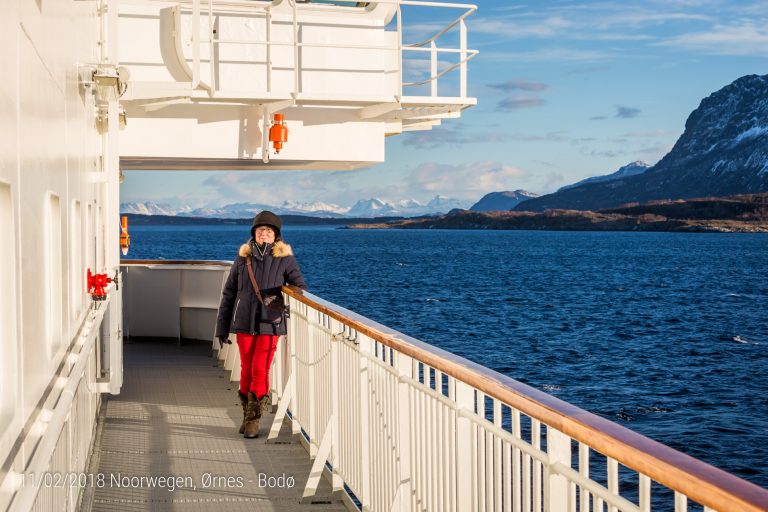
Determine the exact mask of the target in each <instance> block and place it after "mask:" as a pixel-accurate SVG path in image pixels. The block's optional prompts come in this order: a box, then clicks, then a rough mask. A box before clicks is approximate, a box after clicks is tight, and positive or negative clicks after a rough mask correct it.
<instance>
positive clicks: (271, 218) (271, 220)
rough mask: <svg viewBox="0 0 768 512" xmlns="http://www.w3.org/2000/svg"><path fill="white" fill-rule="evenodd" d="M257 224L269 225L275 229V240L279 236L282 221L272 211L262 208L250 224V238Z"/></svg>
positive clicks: (252, 236)
mask: <svg viewBox="0 0 768 512" xmlns="http://www.w3.org/2000/svg"><path fill="white" fill-rule="evenodd" d="M258 226H269V227H271V228H272V229H274V230H275V240H277V239H279V238H280V228H282V227H283V221H282V220H281V219H280V217H278V216H277V215H275V214H274V213H272V212H270V211H268V210H264V211H262V212H260V213H259V214H258V215H256V216H255V217H254V218H253V224H252V225H251V238H254V239H255V238H256V237H255V236H254V230H255V229H256V228H257V227H258Z"/></svg>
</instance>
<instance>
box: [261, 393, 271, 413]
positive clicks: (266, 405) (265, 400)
mask: <svg viewBox="0 0 768 512" xmlns="http://www.w3.org/2000/svg"><path fill="white" fill-rule="evenodd" d="M271 406H272V400H270V398H269V395H264V396H262V397H261V398H259V413H260V414H259V417H261V415H262V414H264V413H265V412H271V411H270V407H271Z"/></svg>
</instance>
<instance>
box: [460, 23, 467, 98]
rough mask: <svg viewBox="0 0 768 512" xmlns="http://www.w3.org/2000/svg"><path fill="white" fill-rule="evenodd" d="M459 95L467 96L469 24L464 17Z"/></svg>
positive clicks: (461, 31) (461, 30) (461, 24)
mask: <svg viewBox="0 0 768 512" xmlns="http://www.w3.org/2000/svg"><path fill="white" fill-rule="evenodd" d="M459 44H460V49H461V52H459V59H460V62H461V64H460V65H459V97H461V98H466V97H467V24H466V22H465V21H464V19H463V18H462V20H461V21H460V22H459Z"/></svg>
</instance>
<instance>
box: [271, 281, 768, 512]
mask: <svg viewBox="0 0 768 512" xmlns="http://www.w3.org/2000/svg"><path fill="white" fill-rule="evenodd" d="M285 292H286V296H287V297H288V303H289V305H290V309H291V316H290V320H289V331H288V343H287V347H286V346H285V345H283V346H282V347H281V350H280V351H279V352H278V354H277V359H276V364H275V373H273V380H272V385H273V387H274V388H275V391H276V393H277V395H278V396H279V397H280V401H279V406H278V411H277V415H276V419H275V423H274V425H273V428H272V430H271V433H270V438H271V439H273V438H274V437H276V435H277V432H278V430H279V426H280V424H281V423H282V420H283V418H284V416H285V415H286V412H290V416H291V421H292V425H293V432H295V433H296V432H303V433H304V435H305V436H306V437H307V442H308V443H309V446H310V454H311V455H312V456H313V457H315V462H314V465H313V470H312V474H311V476H310V479H309V482H308V484H307V488H306V489H305V496H306V497H308V496H311V495H312V493H313V487H314V486H316V484H317V480H318V479H319V477H320V474H321V473H322V470H323V466H324V464H325V463H326V461H327V462H328V463H330V465H331V466H332V468H333V469H332V478H333V487H334V489H335V490H337V491H341V489H342V486H343V484H346V485H347V486H348V487H349V489H351V491H352V493H354V494H355V496H356V497H357V499H358V500H359V501H360V503H362V506H363V509H364V510H374V511H395V510H396V511H416V510H419V511H422V510H423V511H442V510H447V511H453V510H455V511H462V512H464V511H480V510H483V511H498V512H502V511H515V512H543V511H574V512H575V511H577V510H578V511H580V512H585V511H588V510H594V511H601V512H602V511H609V512H614V511H631V512H635V511H637V512H645V511H649V510H651V505H652V503H653V505H654V509H656V508H657V507H660V508H661V509H663V510H672V509H674V510H675V511H676V512H684V511H687V510H689V508H688V501H689V500H690V501H691V502H692V503H698V504H700V505H698V506H697V507H698V510H701V508H702V507H703V509H704V510H722V511H728V512H730V511H737V510H748V511H757V510H767V509H768V491H766V490H764V489H761V488H759V487H757V486H754V485H752V484H750V483H747V482H745V481H743V480H740V479H738V478H736V477H734V476H732V475H730V474H728V473H725V472H723V471H720V470H717V469H716V468H713V467H712V466H708V465H707V464H705V463H703V462H700V461H697V460H695V459H693V458H691V457H688V456H686V455H684V454H682V453H680V452H677V451H675V450H672V449H671V448H668V447H666V446H663V445H661V444H660V443H656V442H654V441H651V440H650V439H648V438H645V437H643V436H641V435H639V434H636V433H634V432H631V431H629V430H628V429H625V428H624V427H621V426H619V425H617V424H614V423H612V422H610V421H608V420H605V419H603V418H600V417H597V416H595V415H592V414H590V413H587V412H586V411H583V410H581V409H578V408H576V407H574V406H571V405H570V404H567V403H565V402H562V401H560V400H558V399H556V398H554V397H552V396H549V395H546V394H545V393H543V392H540V391H538V390H535V389H533V388H529V387H528V386H525V385H523V384H521V383H519V382H517V381H514V380H512V379H510V378H508V377H505V376H503V375H500V374H498V373H496V372H493V371H491V370H488V369H486V368H483V367H481V366H479V365H476V364H474V363H471V362H469V361H467V360H465V359H463V358H460V357H458V356H455V355H453V354H450V353H448V352H445V351H442V350H440V349H437V348H435V347H431V346H429V345H427V344H424V343H422V342H419V341H418V340H414V339H412V338H409V337H407V336H405V335H403V334H401V333H398V332H396V331H393V330H391V329H388V328H386V327H384V326H382V325H379V324H376V323H374V322H372V321H370V320H368V319H366V318H364V317H361V316H359V315H356V314H354V313H352V312H349V311H347V310H344V309H343V308H340V307H338V306H335V305H333V304H331V303H328V302H326V301H323V300H322V299H319V298H317V297H314V296H312V295H310V294H306V293H305V294H302V293H300V292H299V291H297V290H289V289H285ZM286 369H290V373H289V374H286ZM652 487H653V488H654V493H653V494H652V492H651V489H652Z"/></svg>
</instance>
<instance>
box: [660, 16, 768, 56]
mask: <svg viewBox="0 0 768 512" xmlns="http://www.w3.org/2000/svg"><path fill="white" fill-rule="evenodd" d="M658 45H659V46H669V47H677V48H681V49H685V50H692V51H698V52H703V53H709V54H714V55H768V20H762V21H760V22H759V23H755V22H753V21H739V22H735V23H733V24H730V25H715V26H714V27H712V28H711V29H708V30H706V31H703V32H691V33H687V34H681V35H679V36H676V37H673V38H670V39H667V40H665V41H661V42H659V43H658Z"/></svg>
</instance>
